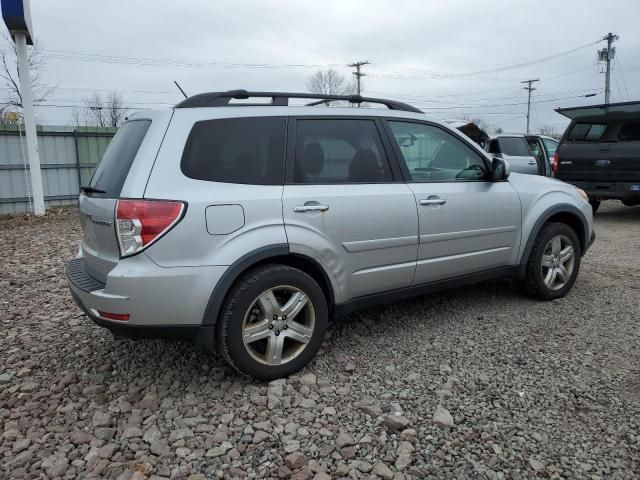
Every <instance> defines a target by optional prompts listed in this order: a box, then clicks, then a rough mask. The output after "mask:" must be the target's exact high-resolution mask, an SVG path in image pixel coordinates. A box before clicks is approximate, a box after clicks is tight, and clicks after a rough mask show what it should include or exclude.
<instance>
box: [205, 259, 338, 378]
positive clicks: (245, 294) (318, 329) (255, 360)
mask: <svg viewBox="0 0 640 480" xmlns="http://www.w3.org/2000/svg"><path fill="white" fill-rule="evenodd" d="M327 322H328V308H327V301H326V299H325V296H324V293H323V292H322V289H321V288H320V286H319V285H318V284H317V283H316V282H315V280H313V278H311V277H310V276H309V275H307V274H306V273H304V272H302V271H301V270H298V269H296V268H292V267H288V266H286V265H269V266H265V267H261V268H259V269H257V270H254V271H252V272H249V273H248V274H247V275H245V276H244V277H243V278H242V279H241V280H240V281H239V282H238V284H237V285H236V286H235V288H234V289H233V291H232V292H231V294H230V296H229V299H228V301H227V303H226V305H225V308H224V311H223V314H222V318H221V319H220V321H219V322H218V332H217V333H218V335H217V342H218V349H219V351H220V352H221V353H222V355H223V356H224V357H225V359H226V360H227V361H228V362H229V363H230V364H231V365H232V366H233V367H235V368H236V369H237V370H239V371H240V372H242V373H246V374H248V375H251V376H253V377H256V378H259V379H262V380H272V379H274V378H280V377H285V376H288V375H291V374H293V373H295V372H297V371H298V370H300V369H302V368H303V367H304V366H305V365H306V364H307V363H309V362H310V361H311V360H312V359H313V357H314V356H315V355H316V353H317V352H318V350H319V349H320V346H321V344H322V340H323V339H324V334H325V331H326V328H327Z"/></svg>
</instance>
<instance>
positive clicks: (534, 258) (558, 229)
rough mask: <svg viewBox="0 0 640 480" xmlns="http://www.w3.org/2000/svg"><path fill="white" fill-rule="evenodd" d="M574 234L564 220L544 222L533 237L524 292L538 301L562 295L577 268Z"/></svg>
mask: <svg viewBox="0 0 640 480" xmlns="http://www.w3.org/2000/svg"><path fill="white" fill-rule="evenodd" d="M581 257H582V251H581V248H580V241H579V240H578V236H577V235H576V233H575V232H574V231H573V229H572V228H571V227H569V226H568V225H566V224H564V223H547V224H546V225H545V226H544V227H543V228H542V230H541V231H540V233H539V234H538V237H537V238H536V240H535V243H534V244H533V248H532V250H531V254H530V255H529V260H528V261H527V271H526V275H525V278H524V282H523V287H524V289H525V291H526V292H527V293H528V294H529V295H531V296H532V297H535V298H538V299H540V300H553V299H556V298H561V297H564V296H565V295H566V294H567V293H568V292H569V290H571V287H573V284H574V283H575V281H576V278H577V276H578V272H579V271H580V259H581Z"/></svg>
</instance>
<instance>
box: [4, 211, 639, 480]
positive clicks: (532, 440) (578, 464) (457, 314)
mask: <svg viewBox="0 0 640 480" xmlns="http://www.w3.org/2000/svg"><path fill="white" fill-rule="evenodd" d="M639 225H640V207H636V208H628V207H623V206H622V205H621V204H618V203H614V202H609V203H607V204H605V205H604V207H603V208H602V211H601V213H599V214H598V216H597V217H596V227H597V232H598V240H597V242H596V244H595V245H594V247H593V249H592V250H591V251H590V252H589V254H588V256H587V257H586V258H585V261H584V263H583V268H582V272H581V274H580V277H579V279H578V283H577V285H576V287H575V288H574V289H573V292H572V293H571V294H570V295H569V296H568V297H567V298H565V299H562V300H558V301H554V302H551V303H539V302H536V301H532V300H529V299H527V298H525V297H523V296H521V295H520V293H519V292H518V290H517V288H516V287H515V285H513V284H512V283H511V282H509V281H498V282H491V283H486V284H483V285H478V286H474V287H469V288H465V289H461V290H456V291H450V292H446V293H442V294H438V295H432V296H430V297H425V298H421V299H418V300H413V301H409V302H403V303H399V304H396V305H393V306H388V307H384V308H373V309H369V310H365V311H363V312H361V313H359V314H356V315H353V316H350V317H348V318H346V319H344V320H343V321H341V322H337V323H335V324H334V325H333V326H332V327H331V328H330V330H329V337H328V339H327V341H326V343H325V345H324V347H323V349H322V351H321V352H320V355H319V356H318V358H317V360H316V361H315V362H314V363H313V364H312V365H310V366H309V367H307V368H306V369H305V370H304V371H303V372H301V373H300V374H299V375H297V376H295V377H291V378H289V379H287V380H282V381H275V382H271V383H269V384H261V383H258V382H256V381H254V380H251V379H248V378H245V377H242V376H240V375H238V374H236V373H235V372H234V371H231V370H230V369H229V368H228V367H227V366H226V365H225V364H224V363H223V361H222V360H220V359H219V358H215V357H211V356H206V355H204V354H202V353H198V352H196V351H195V350H194V348H193V347H192V346H191V345H190V344H185V343H177V342H163V341H131V340H116V339H114V338H113V337H112V336H111V334H110V333H109V332H108V331H106V330H103V329H100V328H98V327H96V326H94V325H93V324H92V323H91V322H90V321H89V320H87V318H86V317H84V316H83V315H82V314H81V312H80V310H79V309H78V308H77V307H76V306H75V304H74V303H73V301H72V299H71V297H70V295H69V293H68V291H67V286H66V280H65V277H64V273H63V266H64V262H65V260H67V259H69V258H71V257H72V256H73V255H74V254H75V252H76V248H77V241H78V239H79V238H80V229H79V226H78V221H77V215H76V212H75V211H74V210H62V211H58V212H51V213H50V214H48V215H47V216H46V217H45V218H43V219H38V220H36V219H33V218H24V217H17V218H3V219H0V251H1V252H2V261H1V264H0V321H1V322H2V324H1V331H0V434H1V437H0V477H1V478H65V479H71V478H91V477H97V478H107V479H120V480H128V479H135V480H140V479H144V478H153V479H154V480H157V479H158V478H164V477H167V478H176V479H187V478H188V479H190V480H197V479H204V478H216V477H221V478H243V477H250V478H268V477H275V478H296V479H303V478H316V479H325V478H335V477H351V478H372V477H374V476H377V477H380V478H384V479H390V478H395V479H402V478H428V477H432V478H436V477H438V478H443V477H449V478H469V477H471V478H488V479H500V478H513V479H518V478H532V477H546V478H558V477H567V478H589V479H597V478H638V477H639V476H640V363H639V360H640V353H639V345H640V327H639V326H638V323H637V322H638V314H639V313H640V255H639V252H640V235H638V231H639Z"/></svg>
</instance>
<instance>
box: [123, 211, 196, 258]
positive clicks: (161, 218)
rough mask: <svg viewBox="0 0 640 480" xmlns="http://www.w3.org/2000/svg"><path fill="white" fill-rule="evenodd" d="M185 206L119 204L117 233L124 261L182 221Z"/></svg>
mask: <svg viewBox="0 0 640 480" xmlns="http://www.w3.org/2000/svg"><path fill="white" fill-rule="evenodd" d="M184 208H185V205H184V203H182V202H174V201H167V200H118V204H117V206H116V232H117V235H118V244H119V245H120V254H121V255H122V256H123V257H126V256H129V255H133V254H135V253H138V252H141V251H142V250H144V249H145V248H147V247H148V246H149V245H151V244H152V243H153V242H155V241H156V240H158V239H159V238H160V237H161V236H162V235H164V234H165V233H167V232H168V231H169V230H170V229H171V228H172V227H173V226H174V225H175V224H176V223H178V222H179V221H180V220H181V219H182V214H183V212H184Z"/></svg>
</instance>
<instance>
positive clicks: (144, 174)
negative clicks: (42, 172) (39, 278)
mask: <svg viewBox="0 0 640 480" xmlns="http://www.w3.org/2000/svg"><path fill="white" fill-rule="evenodd" d="M170 118H171V113H170V112H156V113H155V114H145V116H144V117H140V118H134V119H132V120H130V121H128V122H126V123H124V124H123V125H122V126H121V127H120V129H119V130H118V132H117V133H116V134H115V136H114V137H113V139H112V140H111V142H110V143H109V146H108V147H107V149H106V150H105V152H104V154H103V156H102V159H101V160H100V164H99V165H98V167H97V168H96V170H95V172H94V174H93V176H92V177H91V181H90V183H89V185H88V186H89V187H91V188H92V189H94V190H93V191H88V192H87V193H81V194H80V198H79V204H80V223H81V225H82V230H83V233H84V236H83V239H82V242H81V247H82V255H83V257H84V260H85V268H86V270H87V272H88V273H89V274H90V275H92V276H93V277H94V278H96V279H98V280H100V281H102V282H104V281H105V280H106V278H107V274H108V273H109V272H110V271H111V269H112V268H113V267H114V266H115V265H116V264H117V263H118V261H119V258H120V250H119V247H118V240H117V238H116V231H115V223H114V217H115V209H116V201H117V200H118V198H120V197H123V196H126V197H142V195H143V193H144V185H145V183H146V181H147V178H148V175H149V172H150V169H151V167H152V164H153V160H154V158H155V155H156V153H157V151H158V147H159V145H160V142H161V139H162V135H164V132H165V131H166V128H167V125H168V123H169V120H170Z"/></svg>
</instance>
